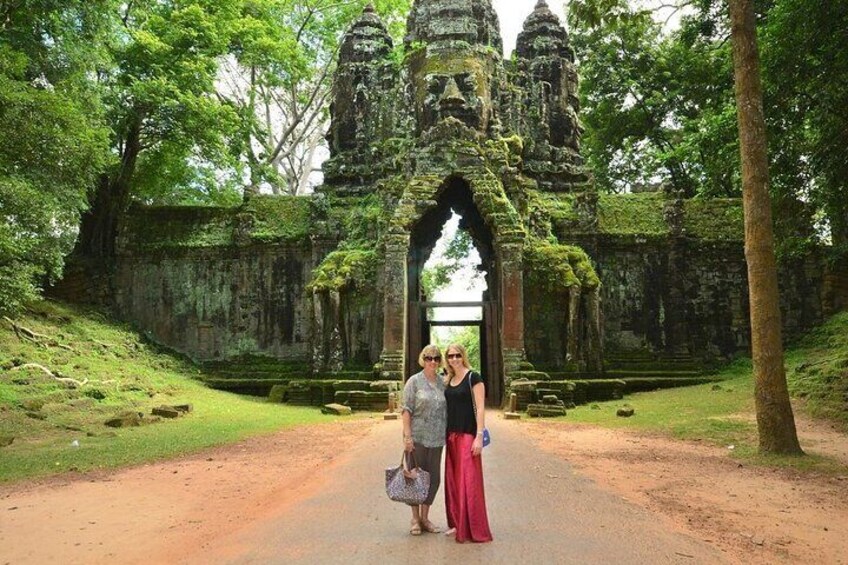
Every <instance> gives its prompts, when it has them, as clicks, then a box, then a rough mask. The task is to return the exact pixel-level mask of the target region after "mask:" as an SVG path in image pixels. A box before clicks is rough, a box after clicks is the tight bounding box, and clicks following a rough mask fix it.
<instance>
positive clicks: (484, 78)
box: [410, 48, 495, 133]
mask: <svg viewBox="0 0 848 565" xmlns="http://www.w3.org/2000/svg"><path fill="white" fill-rule="evenodd" d="M426 51H427V50H426V49H422V50H421V51H420V52H419V53H418V54H416V56H414V57H413V58H412V59H411V62H410V77H411V80H412V89H413V100H414V104H415V115H416V118H417V120H418V132H419V133H421V132H425V131H427V130H428V129H430V128H431V127H433V126H434V125H436V124H437V123H438V122H439V121H441V120H443V119H445V118H447V117H453V118H456V119H458V120H460V121H461V122H463V123H464V124H465V125H466V126H468V127H470V128H472V129H475V130H477V131H479V132H481V133H486V132H487V131H488V128H489V122H490V119H491V117H492V108H493V105H492V99H493V93H492V84H493V82H492V79H491V77H492V73H493V72H494V68H495V61H494V58H493V56H492V55H491V54H489V53H486V52H485V51H482V50H478V49H473V48H471V49H465V50H451V51H438V52H435V53H429V54H428V53H427V52H426Z"/></svg>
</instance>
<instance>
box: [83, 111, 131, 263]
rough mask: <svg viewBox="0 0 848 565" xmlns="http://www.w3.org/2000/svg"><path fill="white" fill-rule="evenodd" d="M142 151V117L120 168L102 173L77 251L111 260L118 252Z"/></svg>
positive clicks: (125, 145) (128, 135)
mask: <svg viewBox="0 0 848 565" xmlns="http://www.w3.org/2000/svg"><path fill="white" fill-rule="evenodd" d="M139 153H141V120H140V119H138V120H137V121H136V122H134V123H133V124H132V125H131V126H130V129H129V130H128V132H127V138H126V142H125V144H124V151H123V155H122V156H121V162H120V164H119V165H118V168H117V169H116V170H115V171H114V172H113V173H111V174H109V173H105V174H103V175H101V176H100V180H99V182H98V185H97V191H96V193H95V195H94V199H93V201H92V202H91V207H90V208H89V210H88V211H87V212H86V213H85V214H83V216H82V220H81V223H80V235H79V239H78V240H77V245H76V248H75V250H74V253H75V254H76V255H81V256H83V257H87V258H92V259H98V260H106V261H109V260H111V259H112V258H114V256H115V243H116V239H117V237H118V225H119V222H120V220H121V217H122V216H123V214H124V213H125V212H126V210H127V206H128V205H129V201H130V187H131V180H132V176H133V174H134V173H135V165H136V162H137V161H138V155H139Z"/></svg>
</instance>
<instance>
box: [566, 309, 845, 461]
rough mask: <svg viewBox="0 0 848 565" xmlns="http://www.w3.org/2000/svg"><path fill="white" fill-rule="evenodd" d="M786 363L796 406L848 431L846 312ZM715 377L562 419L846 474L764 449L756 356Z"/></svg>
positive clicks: (818, 330)
mask: <svg viewBox="0 0 848 565" xmlns="http://www.w3.org/2000/svg"><path fill="white" fill-rule="evenodd" d="M786 366H787V381H788V384H789V390H790V393H791V394H792V396H793V398H794V399H795V400H796V401H798V402H796V403H794V407H795V410H796V412H801V413H803V414H805V415H808V416H810V417H813V418H820V419H826V420H827V421H828V422H829V423H831V424H833V425H835V426H836V427H837V428H838V429H840V430H841V431H842V432H843V433H845V432H848V312H843V313H841V314H838V315H836V316H834V317H833V318H831V319H830V320H828V321H827V323H825V324H824V325H822V326H821V327H819V328H816V329H815V330H813V331H811V332H810V333H809V334H807V335H806V336H805V337H804V338H802V339H801V340H799V341H798V342H797V343H796V344H794V345H792V346H791V347H790V348H789V349H788V350H787V352H786ZM715 376H716V377H719V378H721V381H720V382H719V383H712V384H704V385H697V386H692V387H686V388H677V389H667V390H660V391H654V392H643V393H636V394H632V395H628V396H627V397H626V398H624V399H623V400H615V401H609V402H598V403H595V404H589V405H583V406H578V407H576V408H573V409H571V410H569V411H568V415H567V416H565V417H564V418H558V419H557V420H558V421H561V422H579V423H586V424H593V425H597V426H603V427H608V428H628V429H633V430H639V431H644V432H649V433H658V434H662V435H668V436H671V437H674V438H678V439H684V440H689V441H703V442H706V443H709V444H713V445H718V446H722V447H726V448H727V449H728V453H730V454H731V456H732V457H734V458H737V459H738V460H740V461H744V462H746V463H749V464H753V465H760V466H767V467H785V468H791V469H793V470H797V471H809V472H821V473H826V474H831V473H840V474H844V473H845V471H846V466H845V465H843V464H841V463H840V462H838V461H836V460H833V459H830V458H827V457H823V456H819V455H812V454H808V456H807V457H786V456H779V455H761V454H759V453H758V449H757V424H756V413H755V408H754V383H753V375H752V368H751V361H750V359H738V360H737V361H735V362H733V363H731V364H730V365H728V366H726V367H724V368H723V369H722V370H720V371H719V372H718V373H716V375H715ZM623 406H630V407H632V408H634V409H635V415H634V416H632V417H630V418H622V417H618V416H616V411H617V410H618V408H621V407H623ZM802 447H804V446H803V442H802Z"/></svg>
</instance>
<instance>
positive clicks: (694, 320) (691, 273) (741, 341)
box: [524, 237, 826, 369]
mask: <svg viewBox="0 0 848 565" xmlns="http://www.w3.org/2000/svg"><path fill="white" fill-rule="evenodd" d="M582 246H583V247H584V248H586V249H590V250H591V251H590V255H591V256H592V258H593V260H594V261H595V264H596V269H597V272H598V275H599V276H600V278H601V308H602V312H603V331H604V345H605V354H606V356H607V357H610V358H615V357H616V356H617V355H618V354H622V353H626V352H633V351H644V350H647V351H651V352H653V353H655V354H658V355H659V356H668V357H677V358H685V357H692V358H694V359H695V360H698V361H715V360H722V359H726V358H728V357H730V356H733V355H734V354H737V353H744V352H747V351H748V350H749V348H750V329H749V318H748V316H749V310H748V286H747V270H746V265H745V257H744V251H743V248H742V246H741V244H719V243H715V242H712V243H707V242H701V241H684V242H672V241H671V240H666V241H651V242H648V241H645V242H641V243H639V242H635V241H632V240H630V239H629V238H621V239H618V240H616V238H611V237H606V238H595V239H593V240H591V241H584V242H582ZM678 254H680V255H681V256H680V257H677V255H678ZM825 271H826V269H825V266H824V264H823V262H822V261H820V260H819V259H818V258H817V257H816V256H810V257H808V258H806V259H805V260H801V261H796V262H789V263H784V264H781V267H780V275H779V276H780V289H781V306H782V313H783V326H784V337H785V338H786V339H787V340H789V339H792V338H793V337H796V336H798V335H799V334H800V333H802V332H803V331H805V330H808V329H810V328H811V327H814V326H815V325H816V324H819V323H821V322H822V321H823V318H824V313H823V309H824V308H825V303H824V300H823V296H822V294H823V289H824V273H825ZM677 291H679V292H680V293H681V296H676V292H677ZM567 307H568V302H567V300H565V299H562V298H561V297H560V298H557V297H550V296H546V295H545V293H542V292H539V291H538V289H534V288H532V287H531V286H529V283H526V287H525V313H524V315H525V321H526V332H525V339H526V341H527V344H526V350H527V357H528V360H529V361H531V362H532V363H534V364H535V365H536V366H537V367H540V368H543V369H547V368H549V367H552V366H553V367H559V366H567V360H566V359H565V358H564V357H563V351H564V348H563V344H564V343H565V341H566V339H567V337H566V335H565V333H566V331H567V326H566V324H565V322H564V318H565V316H566V311H567Z"/></svg>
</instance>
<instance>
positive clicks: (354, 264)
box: [307, 248, 377, 291]
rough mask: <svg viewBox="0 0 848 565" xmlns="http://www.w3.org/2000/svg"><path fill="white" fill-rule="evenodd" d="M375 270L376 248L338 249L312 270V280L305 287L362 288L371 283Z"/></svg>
mask: <svg viewBox="0 0 848 565" xmlns="http://www.w3.org/2000/svg"><path fill="white" fill-rule="evenodd" d="M376 270H377V252H376V250H374V249H359V248H352V249H339V250H337V251H333V252H332V253H330V254H329V255H327V256H326V257H325V258H324V260H323V261H321V264H320V265H318V267H316V268H315V270H314V271H312V281H311V282H310V283H309V286H308V287H307V288H308V289H309V290H311V291H329V290H335V291H341V290H342V289H345V288H348V287H351V286H353V287H356V288H363V287H365V286H366V285H367V284H369V283H373V281H374V275H375V273H376Z"/></svg>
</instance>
